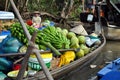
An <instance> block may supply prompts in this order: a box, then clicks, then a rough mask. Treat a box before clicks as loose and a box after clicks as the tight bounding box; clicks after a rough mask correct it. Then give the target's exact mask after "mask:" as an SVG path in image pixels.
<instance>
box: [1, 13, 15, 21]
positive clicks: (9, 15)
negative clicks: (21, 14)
mask: <svg viewBox="0 0 120 80" xmlns="http://www.w3.org/2000/svg"><path fill="white" fill-rule="evenodd" d="M14 18H15V16H14V14H13V12H7V11H0V19H1V20H4V19H14Z"/></svg>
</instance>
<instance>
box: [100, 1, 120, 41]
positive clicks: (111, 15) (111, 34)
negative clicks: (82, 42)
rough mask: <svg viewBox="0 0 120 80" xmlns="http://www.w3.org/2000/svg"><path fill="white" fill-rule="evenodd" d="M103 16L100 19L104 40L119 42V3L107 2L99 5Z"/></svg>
mask: <svg viewBox="0 0 120 80" xmlns="http://www.w3.org/2000/svg"><path fill="white" fill-rule="evenodd" d="M101 9H102V11H103V13H104V16H103V17H101V25H102V27H103V30H104V33H105V36H106V39H108V40H120V36H119V35H120V4H119V1H116V2H114V1H111V0H107V1H106V2H105V3H102V4H101Z"/></svg>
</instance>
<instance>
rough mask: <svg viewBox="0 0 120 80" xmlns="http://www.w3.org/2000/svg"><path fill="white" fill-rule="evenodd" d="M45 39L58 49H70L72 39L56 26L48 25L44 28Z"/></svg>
mask: <svg viewBox="0 0 120 80" xmlns="http://www.w3.org/2000/svg"><path fill="white" fill-rule="evenodd" d="M42 33H43V38H44V41H46V42H50V43H51V44H52V45H53V46H54V47H55V48H57V49H69V48H70V47H69V45H70V40H69V39H67V37H66V36H65V35H63V34H62V33H61V32H58V31H57V30H56V28H55V27H53V26H47V27H46V28H44V29H43V30H42Z"/></svg>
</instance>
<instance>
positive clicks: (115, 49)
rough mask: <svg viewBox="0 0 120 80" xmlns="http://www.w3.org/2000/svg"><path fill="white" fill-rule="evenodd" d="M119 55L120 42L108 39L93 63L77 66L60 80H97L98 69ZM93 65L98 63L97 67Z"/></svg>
mask: <svg viewBox="0 0 120 80" xmlns="http://www.w3.org/2000/svg"><path fill="white" fill-rule="evenodd" d="M118 57H120V42H119V41H107V44H106V45H105V47H104V49H103V50H102V51H101V53H100V55H98V57H97V58H96V59H95V60H94V61H93V62H92V63H90V64H88V65H87V66H86V67H84V68H83V69H79V68H77V69H76V70H74V71H71V72H70V73H69V74H67V75H65V76H64V78H62V79H60V80H95V78H96V73H97V71H99V70H100V69H101V68H103V67H104V66H105V65H107V64H108V63H110V62H111V61H112V60H114V59H116V58H118ZM91 65H96V67H95V68H91V67H90V66H91Z"/></svg>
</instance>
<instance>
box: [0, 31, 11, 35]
mask: <svg viewBox="0 0 120 80" xmlns="http://www.w3.org/2000/svg"><path fill="white" fill-rule="evenodd" d="M4 35H11V32H10V31H9V30H7V31H2V32H1V33H0V36H4Z"/></svg>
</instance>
